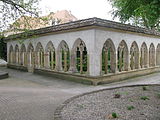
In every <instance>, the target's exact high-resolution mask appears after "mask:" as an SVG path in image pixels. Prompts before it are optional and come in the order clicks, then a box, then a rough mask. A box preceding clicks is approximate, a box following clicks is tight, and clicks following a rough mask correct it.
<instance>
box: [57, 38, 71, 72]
mask: <svg viewBox="0 0 160 120" xmlns="http://www.w3.org/2000/svg"><path fill="white" fill-rule="evenodd" d="M58 57H59V65H58V66H59V70H62V71H64V72H67V71H68V70H69V66H70V64H69V63H70V53H69V47H68V45H67V43H66V42H65V41H64V40H63V41H61V43H60V44H59V47H58Z"/></svg>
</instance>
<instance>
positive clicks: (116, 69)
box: [112, 51, 119, 73]
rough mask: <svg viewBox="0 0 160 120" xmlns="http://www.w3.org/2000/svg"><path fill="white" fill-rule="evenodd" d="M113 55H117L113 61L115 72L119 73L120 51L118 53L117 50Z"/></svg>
mask: <svg viewBox="0 0 160 120" xmlns="http://www.w3.org/2000/svg"><path fill="white" fill-rule="evenodd" d="M112 57H115V58H114V59H115V60H114V61H113V72H114V73H117V72H119V71H118V53H117V51H115V52H114V56H112Z"/></svg>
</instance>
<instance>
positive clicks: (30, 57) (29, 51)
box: [27, 43, 34, 66]
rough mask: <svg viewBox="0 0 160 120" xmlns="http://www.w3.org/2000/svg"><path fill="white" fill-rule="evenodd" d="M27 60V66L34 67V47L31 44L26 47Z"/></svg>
mask: <svg viewBox="0 0 160 120" xmlns="http://www.w3.org/2000/svg"><path fill="white" fill-rule="evenodd" d="M27 60H28V65H29V66H33V65H34V47H33V45H32V43H29V45H28V47H27Z"/></svg>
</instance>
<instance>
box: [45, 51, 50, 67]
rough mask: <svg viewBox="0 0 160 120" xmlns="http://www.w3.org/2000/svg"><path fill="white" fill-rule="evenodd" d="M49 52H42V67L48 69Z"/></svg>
mask: <svg viewBox="0 0 160 120" xmlns="http://www.w3.org/2000/svg"><path fill="white" fill-rule="evenodd" d="M49 53H50V52H48V51H47V52H46V53H45V54H44V68H46V69H50V54H49Z"/></svg>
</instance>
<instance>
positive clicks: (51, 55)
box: [45, 41, 56, 69]
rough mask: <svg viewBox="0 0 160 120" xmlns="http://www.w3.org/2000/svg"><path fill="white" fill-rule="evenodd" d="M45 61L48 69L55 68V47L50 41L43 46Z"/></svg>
mask: <svg viewBox="0 0 160 120" xmlns="http://www.w3.org/2000/svg"><path fill="white" fill-rule="evenodd" d="M45 52H46V55H45V60H46V61H45V63H46V64H47V66H48V67H49V69H55V64H56V54H55V48H54V45H53V43H52V42H51V41H49V42H48V43H47V45H46V48H45Z"/></svg>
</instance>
